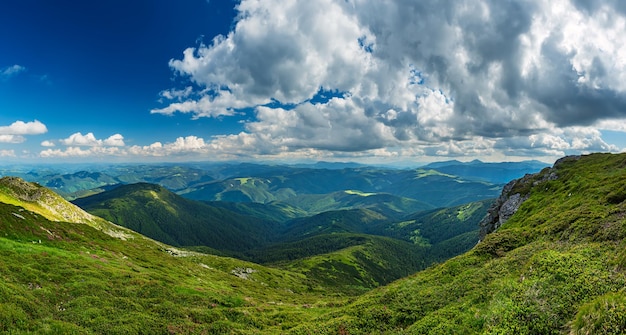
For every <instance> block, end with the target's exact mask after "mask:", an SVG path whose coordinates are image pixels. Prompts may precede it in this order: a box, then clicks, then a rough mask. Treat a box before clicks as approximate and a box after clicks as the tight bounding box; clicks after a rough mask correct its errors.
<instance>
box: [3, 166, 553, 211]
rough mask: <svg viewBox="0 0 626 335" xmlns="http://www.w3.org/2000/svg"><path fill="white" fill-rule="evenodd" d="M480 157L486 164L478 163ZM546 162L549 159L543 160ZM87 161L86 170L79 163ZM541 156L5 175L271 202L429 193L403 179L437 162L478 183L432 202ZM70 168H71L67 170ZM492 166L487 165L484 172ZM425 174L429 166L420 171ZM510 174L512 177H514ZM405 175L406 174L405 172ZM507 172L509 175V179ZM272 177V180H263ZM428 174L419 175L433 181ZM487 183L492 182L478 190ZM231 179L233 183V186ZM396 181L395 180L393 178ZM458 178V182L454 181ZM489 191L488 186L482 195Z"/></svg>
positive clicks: (80, 187)
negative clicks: (405, 165)
mask: <svg viewBox="0 0 626 335" xmlns="http://www.w3.org/2000/svg"><path fill="white" fill-rule="evenodd" d="M476 164H482V165H481V166H480V168H477V166H476ZM543 166H545V164H544V165H543ZM81 169H82V170H81ZM540 169H541V165H540V164H539V163H537V162H532V161H530V162H519V163H482V162H480V163H479V162H470V163H460V162H458V161H450V162H438V163H432V164H430V165H427V166H423V167H421V168H414V169H397V168H387V167H372V166H366V165H361V164H358V163H326V162H319V163H318V164H304V165H278V164H277V165H263V164H252V163H237V164H235V163H184V164H119V165H102V164H101V165H91V166H90V165H84V166H82V165H81V166H64V165H59V166H55V167H48V168H45V167H42V168H41V170H37V169H36V167H21V168H20V167H17V166H11V167H5V168H2V167H0V176H1V175H12V176H20V177H22V178H24V179H25V180H28V181H32V182H37V183H39V184H40V185H43V186H46V187H48V188H50V189H52V190H53V191H55V192H57V193H58V194H60V195H62V196H63V197H64V198H66V199H70V200H73V199H76V198H80V197H84V196H88V195H92V194H96V193H100V192H103V191H106V190H109V189H111V188H113V187H115V186H117V185H121V184H133V183H138V182H147V183H153V184H159V185H161V186H164V187H166V188H168V189H169V190H171V191H173V192H176V193H178V194H180V195H183V196H185V197H189V198H193V199H196V200H206V201H237V202H241V201H252V202H263V203H267V202H270V201H276V200H278V201H282V200H284V199H286V198H289V197H292V196H294V195H302V194H328V193H332V192H338V191H343V190H358V191H362V192H367V193H372V192H376V193H381V192H382V193H389V194H393V195H396V196H403V197H409V198H415V197H417V198H415V199H416V200H420V201H424V199H422V198H420V197H419V191H416V192H418V194H416V193H415V192H413V193H412V192H409V191H407V190H405V191H404V192H403V193H398V192H396V191H395V190H396V189H399V188H398V187H397V186H401V185H402V183H403V182H404V181H405V182H408V183H413V187H412V189H414V190H415V187H417V186H420V185H419V184H420V182H416V181H415V180H413V179H415V175H416V173H417V172H418V171H428V170H437V171H438V172H439V173H442V174H443V175H447V176H448V177H449V178H450V181H454V180H455V178H456V182H467V181H471V182H473V183H476V184H468V185H464V186H463V187H461V188H462V189H463V188H467V189H468V190H471V191H470V192H469V193H467V195H466V196H465V197H464V198H463V199H456V200H455V199H450V197H447V198H446V197H443V198H441V197H440V198H439V199H438V200H437V201H439V202H438V203H434V204H432V203H431V204H432V205H433V206H435V207H440V206H448V205H454V204H461V203H465V202H468V201H473V200H479V198H478V196H477V197H472V196H471V194H472V192H474V191H476V193H482V194H483V195H480V197H483V198H489V197H496V196H497V195H498V194H497V192H498V189H497V187H498V186H501V184H505V183H507V182H508V181H509V180H510V179H513V178H519V177H521V176H523V175H524V174H525V173H531V172H537V171H539V170H540ZM64 171H67V172H64ZM485 171H489V173H485ZM419 174H421V175H424V172H419ZM509 177H511V178H509ZM403 178H404V179H403ZM507 178H508V179H507ZM243 180H253V181H256V182H255V183H256V184H255V185H252V184H250V185H243V184H241V183H240V181H243ZM268 181H269V182H271V183H272V184H268V185H263V183H267V182H268ZM428 182H429V181H428V179H423V180H422V181H421V183H422V184H423V183H428ZM480 182H482V183H491V184H493V185H492V186H495V188H494V189H493V190H491V191H489V187H487V188H486V189H485V190H483V191H481V190H480V188H481V186H480V185H479V184H480ZM230 184H233V186H230ZM394 185H396V186H394ZM450 185H453V184H450ZM484 194H488V195H487V196H485V195H484Z"/></svg>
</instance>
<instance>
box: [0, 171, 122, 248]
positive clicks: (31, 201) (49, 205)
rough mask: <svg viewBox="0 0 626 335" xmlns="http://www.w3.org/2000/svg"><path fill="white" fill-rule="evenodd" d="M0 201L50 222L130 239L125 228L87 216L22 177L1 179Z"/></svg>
mask: <svg viewBox="0 0 626 335" xmlns="http://www.w3.org/2000/svg"><path fill="white" fill-rule="evenodd" d="M0 200H1V201H2V202H5V203H8V204H11V205H16V206H20V207H22V208H24V209H27V210H29V211H31V212H34V213H37V214H39V215H41V216H43V217H45V218H46V219H48V220H50V221H57V222H59V221H63V222H71V223H82V224H87V225H90V226H92V227H94V228H97V229H100V230H102V231H103V232H105V233H107V234H109V235H111V236H116V237H119V238H122V239H125V238H127V237H129V236H130V235H129V234H128V233H127V232H125V230H123V228H121V227H118V226H116V225H113V224H112V223H110V222H107V221H106V220H103V219H101V218H99V217H96V216H93V215H91V214H89V213H87V212H85V211H84V210H82V209H80V208H79V207H78V206H76V205H74V204H72V203H70V202H68V201H67V200H65V199H63V197H61V196H60V195H58V194H56V193H54V192H53V191H51V190H49V189H47V188H45V187H43V186H41V185H39V184H37V183H30V182H27V181H25V180H24V179H22V178H19V177H3V178H0Z"/></svg>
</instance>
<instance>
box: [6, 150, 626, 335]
mask: <svg viewBox="0 0 626 335" xmlns="http://www.w3.org/2000/svg"><path fill="white" fill-rule="evenodd" d="M431 177H437V178H439V177H441V176H425V177H423V178H420V179H428V178H431ZM285 178H287V177H285ZM285 180H287V179H285ZM251 183H252V181H251V180H250V181H248V182H247V183H246V184H251ZM446 183H447V181H446V180H444V183H443V184H442V185H444V186H443V187H445V185H447V184H446ZM11 185H13V186H11ZM11 185H9V186H6V185H5V186H3V187H0V194H2V199H3V200H7V201H8V202H11V203H12V204H3V203H0V276H1V279H2V280H0V332H6V333H42V334H48V333H49V334H54V333H70V334H71V333H75V334H90V333H94V334H136V333H155V334H201V333H207V334H351V335H358V334H564V333H569V334H597V333H603V334H623V333H625V332H626V318H625V315H626V291H625V290H626V251H625V250H626V239H625V238H626V200H624V199H626V196H624V194H626V191H624V190H626V154H620V155H610V154H594V155H589V156H583V157H580V158H569V159H565V160H562V161H560V162H559V163H558V164H556V165H555V168H553V169H545V170H543V171H542V172H541V173H540V174H538V175H535V176H531V177H527V178H524V179H523V182H520V183H519V184H518V185H516V186H515V187H514V190H513V191H515V192H523V193H524V194H528V195H529V198H528V199H527V200H526V201H525V202H524V203H523V204H522V205H521V207H520V208H519V210H517V212H516V213H515V214H514V215H513V216H512V217H511V218H510V219H509V220H508V221H507V222H506V223H505V224H504V225H502V226H501V227H500V228H499V229H498V230H496V231H495V232H493V233H490V234H488V235H487V236H485V238H484V239H483V241H481V242H480V243H479V244H478V245H476V246H475V247H473V248H472V249H471V250H470V251H468V252H466V253H464V254H462V255H459V256H456V257H454V258H451V259H448V260H445V261H443V260H441V262H442V263H440V264H436V265H431V266H430V267H428V268H427V269H425V270H423V271H420V272H418V273H416V274H413V275H409V273H410V271H407V273H406V274H402V273H400V271H404V270H406V269H409V268H410V266H416V267H420V266H421V267H425V266H428V265H429V264H428V263H427V261H428V260H429V258H426V257H439V256H441V257H443V254H448V255H449V254H450V253H451V252H452V251H451V250H453V249H454V248H455V247H456V246H470V245H472V244H471V243H472V241H473V243H476V242H475V241H476V239H477V231H476V227H475V224H476V222H477V218H479V217H480V216H481V215H480V214H481V213H484V211H485V210H486V208H487V207H488V204H489V202H488V201H483V202H472V203H466V204H464V205H460V206H457V207H452V208H443V209H436V210H429V211H423V212H417V213H414V214H411V215H408V216H406V217H402V218H400V219H392V220H388V219H389V217H388V216H386V215H385V214H383V213H381V212H379V211H376V210H374V209H372V208H360V209H351V210H342V211H335V212H327V213H323V214H320V215H318V216H314V217H309V218H301V219H296V220H291V221H290V220H286V221H282V222H283V223H281V225H279V229H278V233H277V234H278V235H277V236H282V237H281V238H284V240H280V243H276V242H277V241H269V240H268V243H267V244H266V247H265V248H263V249H254V248H250V249H248V250H246V251H245V252H246V253H249V254H248V256H249V257H259V258H263V257H265V261H266V262H268V263H271V265H272V266H271V267H268V266H264V265H259V264H255V263H249V262H246V261H243V260H237V259H234V258H227V257H219V256H215V255H206V254H200V253H197V252H191V251H188V250H179V249H176V248H173V247H169V246H166V245H163V244H161V243H157V242H154V241H152V240H150V239H147V238H144V237H142V236H140V235H138V234H135V233H132V232H126V234H125V235H123V236H120V234H111V231H112V230H113V229H114V228H115V227H114V226H112V225H111V226H107V224H106V223H101V224H100V225H94V224H91V223H89V222H86V223H88V224H82V223H71V222H70V223H68V222H55V221H50V220H48V219H46V218H45V216H44V214H43V213H44V212H45V211H46V207H45V206H42V202H41V200H40V199H41V197H34V195H36V194H43V193H41V191H42V190H41V189H39V188H38V187H37V186H35V187H34V188H32V189H31V188H27V189H26V190H34V193H33V192H31V191H28V192H21V191H22V190H21V189H20V188H19V187H16V186H15V185H17V184H11ZM409 186H410V185H409ZM409 186H407V187H409ZM20 187H21V186H20ZM347 189H353V190H365V191H364V192H367V193H378V192H370V191H368V190H367V189H366V188H360V187H350V188H347ZM38 192H39V193H38ZM406 192H409V191H408V190H406ZM344 193H345V192H344ZM20 194H21V195H22V196H21V197H18V195H20ZM142 194H143V195H142V197H143V198H142V199H144V200H142V201H150V202H152V203H154V205H155V206H156V205H157V204H158V205H159V206H160V207H161V208H162V209H160V211H161V212H162V213H163V215H165V213H173V212H174V213H179V214H180V213H181V211H185V210H189V209H185V208H184V207H179V205H176V204H175V203H172V202H170V199H169V198H168V196H169V195H167V193H165V192H162V191H161V190H159V189H154V188H152V189H149V192H143V193H142ZM354 196H358V197H360V198H371V197H374V196H375V195H372V196H368V197H362V196H359V195H354ZM434 196H436V194H435V195H434ZM27 198H28V199H32V200H25V199H27ZM457 199H458V197H457ZM129 201H130V200H129ZM58 204H61V203H60V202H59V203H58ZM121 205H122V204H119V206H121ZM26 207H29V208H26ZM67 208H68V209H69V208H71V207H67ZM282 208H291V207H282ZM240 209H241V210H242V211H251V210H253V209H254V210H256V211H258V212H259V213H265V214H264V215H267V216H268V217H271V216H272V215H275V214H272V213H273V212H272V210H274V209H272V210H266V209H261V208H253V207H240ZM47 210H48V212H45V214H46V215H52V214H53V213H52V212H50V210H49V209H47ZM276 210H277V211H280V210H279V209H276ZM39 211H41V212H39ZM74 211H75V212H73V213H74V216H75V217H77V218H78V217H80V215H79V212H76V210H74ZM161 212H160V213H161ZM230 214H233V213H232V212H229V215H230ZM83 220H84V219H80V220H77V222H82V221H83ZM471 227H474V229H471ZM118 229H120V230H119V231H124V230H122V229H121V228H118ZM281 234H282V235H281ZM373 234H378V236H374V235H373ZM112 235H113V236H112ZM380 235H386V236H380ZM115 236H120V237H122V238H119V237H115ZM287 237H289V239H287ZM435 248H438V250H445V252H443V251H442V254H441V255H439V256H438V254H437V253H436V252H435V250H436V249H435ZM446 248H449V249H446ZM263 252H264V253H263ZM421 252H425V253H428V256H426V255H424V258H422V257H419V256H418V255H420V253H421ZM387 255H391V257H387ZM430 260H432V258H430ZM412 262H413V263H416V264H414V265H411V264H412ZM419 262H426V263H423V264H419ZM405 275H409V276H408V277H406V278H403V279H400V280H396V281H393V282H391V283H389V282H390V281H392V280H394V278H393V277H396V276H405ZM386 283H389V284H386ZM383 284H386V285H385V286H381V287H378V288H374V289H370V288H372V287H376V286H379V285H383ZM366 291H367V292H366Z"/></svg>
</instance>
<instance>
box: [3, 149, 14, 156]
mask: <svg viewBox="0 0 626 335" xmlns="http://www.w3.org/2000/svg"><path fill="white" fill-rule="evenodd" d="M0 157H15V151H14V150H0Z"/></svg>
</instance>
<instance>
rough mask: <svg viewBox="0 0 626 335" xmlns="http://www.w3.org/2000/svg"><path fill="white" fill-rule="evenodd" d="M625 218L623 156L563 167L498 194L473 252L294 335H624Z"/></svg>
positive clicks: (571, 160) (565, 162) (572, 161)
mask: <svg viewBox="0 0 626 335" xmlns="http://www.w3.org/2000/svg"><path fill="white" fill-rule="evenodd" d="M625 216H626V154H619V155H614V154H593V155H587V156H582V157H581V156H575V157H567V158H564V159H561V160H559V161H557V162H556V163H555V164H554V166H553V167H552V168H547V169H544V170H542V171H541V172H540V173H538V174H535V175H529V176H526V177H524V178H521V179H518V180H515V181H513V182H511V183H509V184H508V185H507V187H505V189H504V190H503V192H502V194H501V196H500V198H499V199H498V200H497V201H496V202H495V203H494V205H493V206H492V207H491V208H490V209H489V215H488V216H487V217H486V218H485V220H484V221H482V222H481V227H482V232H483V235H482V241H481V242H480V243H479V244H478V245H477V246H476V247H475V248H473V249H472V250H471V251H469V252H467V253H465V254H463V255H460V256H458V257H455V258H452V259H450V260H448V261H446V262H444V263H442V264H440V265H437V266H434V267H431V268H429V269H427V270H424V271H422V272H419V273H417V274H415V275H413V276H410V277H408V278H405V279H402V280H399V281H396V282H394V283H392V284H390V285H388V286H385V287H383V288H380V289H377V290H374V291H371V292H370V293H366V294H364V295H363V296H361V297H359V298H358V299H357V300H356V301H355V302H354V303H352V304H350V305H348V306H344V307H341V308H339V309H338V310H334V311H332V312H331V313H329V314H325V315H322V316H320V317H319V318H317V319H316V320H315V322H313V323H303V324H302V325H300V326H298V327H297V328H296V329H294V330H293V333H294V334H306V333H330V332H338V333H345V334H371V333H388V334H395V333H398V334H399V333H403V334H404V333H410V334H444V333H445V334H451V333H455V334H456V333H460V334H563V333H570V334H622V333H624V332H626V323H625V322H624V315H626V292H625V291H624V287H626V251H625V250H626V248H625V246H626V240H625V238H626V224H625V221H624V217H625Z"/></svg>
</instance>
